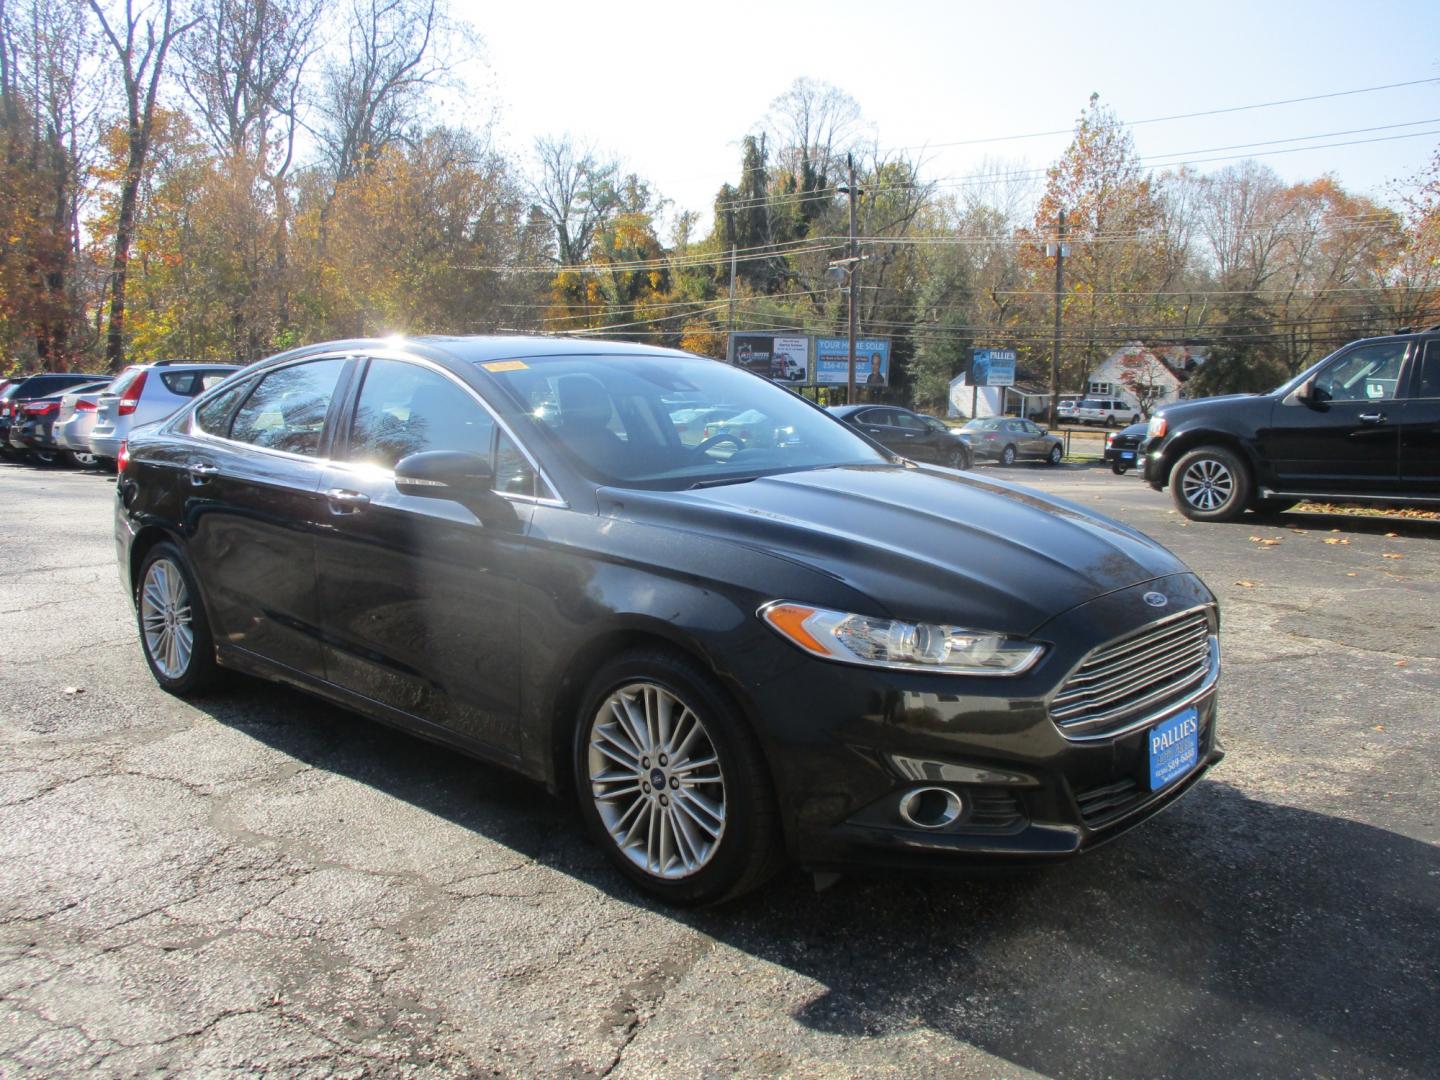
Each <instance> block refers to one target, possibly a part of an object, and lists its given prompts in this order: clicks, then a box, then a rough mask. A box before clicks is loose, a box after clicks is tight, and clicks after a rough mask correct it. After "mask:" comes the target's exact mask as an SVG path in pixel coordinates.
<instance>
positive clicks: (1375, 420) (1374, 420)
mask: <svg viewBox="0 0 1440 1080" xmlns="http://www.w3.org/2000/svg"><path fill="white" fill-rule="evenodd" d="M1356 419H1357V420H1359V421H1360V422H1361V423H1362V424H1383V423H1385V414H1384V413H1383V412H1362V413H1361V414H1360V415H1359V416H1358V417H1356Z"/></svg>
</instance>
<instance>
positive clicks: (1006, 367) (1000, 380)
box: [970, 349, 1015, 386]
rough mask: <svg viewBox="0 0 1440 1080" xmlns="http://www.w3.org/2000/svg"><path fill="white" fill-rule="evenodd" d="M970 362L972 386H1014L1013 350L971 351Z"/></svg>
mask: <svg viewBox="0 0 1440 1080" xmlns="http://www.w3.org/2000/svg"><path fill="white" fill-rule="evenodd" d="M972 353H973V356H972V359H971V361H970V375H971V379H970V384H971V385H972V386H1014V385H1015V350H1014V349H973V350H972Z"/></svg>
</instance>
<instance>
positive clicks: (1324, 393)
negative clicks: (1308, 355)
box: [1315, 341, 1405, 401]
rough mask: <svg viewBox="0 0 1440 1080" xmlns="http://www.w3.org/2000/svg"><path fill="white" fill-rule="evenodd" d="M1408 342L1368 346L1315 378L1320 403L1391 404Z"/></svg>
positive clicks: (1348, 355)
mask: <svg viewBox="0 0 1440 1080" xmlns="http://www.w3.org/2000/svg"><path fill="white" fill-rule="evenodd" d="M1404 359H1405V342H1403V341H1394V342H1389V343H1387V344H1384V345H1366V346H1364V347H1363V348H1359V349H1356V350H1354V351H1353V352H1348V353H1346V354H1345V355H1344V356H1342V357H1341V358H1340V359H1339V360H1336V361H1335V362H1334V363H1333V364H1331V365H1330V366H1329V367H1327V368H1325V369H1324V370H1323V371H1321V372H1320V374H1319V375H1317V376H1316V378H1315V397H1316V399H1317V400H1319V401H1388V400H1390V399H1391V398H1393V397H1394V396H1395V384H1396V381H1397V380H1398V379H1399V378H1400V364H1401V361H1403V360H1404Z"/></svg>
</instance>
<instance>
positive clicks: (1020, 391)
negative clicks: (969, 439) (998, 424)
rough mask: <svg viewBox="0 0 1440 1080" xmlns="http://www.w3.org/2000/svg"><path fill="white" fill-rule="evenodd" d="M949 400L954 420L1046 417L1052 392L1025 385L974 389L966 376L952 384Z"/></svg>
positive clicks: (954, 379) (953, 381) (956, 377)
mask: <svg viewBox="0 0 1440 1080" xmlns="http://www.w3.org/2000/svg"><path fill="white" fill-rule="evenodd" d="M949 399H950V400H949V409H948V414H949V415H950V416H955V417H959V416H963V417H967V418H968V419H971V420H978V419H980V418H981V417H984V416H1004V415H1005V414H1006V413H1007V412H1008V413H1012V414H1017V415H1019V416H1030V415H1032V414H1034V413H1043V412H1044V411H1045V410H1046V409H1047V408H1048V407H1049V404H1050V394H1049V392H1048V391H1043V390H1040V389H1038V388H1036V387H1032V386H1025V385H1024V384H1016V385H1015V386H976V387H973V388H972V387H971V386H970V384H969V383H968V382H967V381H966V377H965V373H964V372H961V373H960V374H959V375H956V376H955V378H953V379H951V380H950V394H949Z"/></svg>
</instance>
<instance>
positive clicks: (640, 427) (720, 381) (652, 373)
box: [478, 356, 889, 490]
mask: <svg viewBox="0 0 1440 1080" xmlns="http://www.w3.org/2000/svg"><path fill="white" fill-rule="evenodd" d="M478 366H479V367H481V368H483V369H485V370H486V371H488V372H489V373H490V374H491V375H492V376H493V377H494V378H495V380H496V382H498V383H499V384H500V386H501V387H503V388H504V390H505V392H506V393H507V394H508V395H509V396H510V398H511V399H512V400H513V401H514V402H515V403H516V404H517V405H518V406H519V407H520V408H521V409H522V410H523V411H524V413H525V414H526V416H527V417H528V419H529V423H530V425H531V428H532V429H533V431H534V432H535V433H536V434H537V435H538V437H539V438H540V439H541V440H543V441H544V442H546V443H548V444H549V445H550V446H551V447H553V448H555V449H557V450H558V451H559V452H560V453H561V454H563V455H564V456H565V457H566V458H568V459H569V461H570V463H571V464H572V465H574V467H575V468H576V469H578V470H579V471H580V472H582V473H584V474H585V475H586V476H588V477H589V478H590V479H592V480H594V481H596V482H597V483H600V484H613V485H618V486H621V487H643V488H659V489H670V490H675V489H680V488H686V487H694V486H697V485H706V484H710V483H727V482H734V481H740V480H748V479H753V478H755V477H758V476H766V475H769V474H772V473H778V472H794V471H797V470H800V469H815V468H824V467H828V466H834V465H852V464H863V465H880V464H886V463H888V462H889V459H888V458H886V457H885V456H883V455H882V454H881V453H879V452H878V451H877V450H875V449H874V448H873V447H872V446H871V445H870V444H869V443H867V442H865V441H864V440H862V439H861V438H860V437H859V436H858V435H856V434H854V432H853V431H852V430H851V429H850V428H848V427H846V426H845V425H844V424H842V423H840V422H839V421H838V420H835V419H834V418H832V417H830V416H829V415H828V414H826V413H825V412H824V411H823V410H821V409H818V408H816V407H814V406H812V405H810V404H809V403H808V402H806V401H805V400H803V399H802V398H800V397H797V396H796V395H794V394H792V393H790V392H789V391H787V390H782V389H780V388H779V387H778V386H775V385H774V384H773V383H771V382H769V381H767V380H765V379H762V378H759V377H757V376H755V375H751V374H749V373H748V372H746V371H743V370H741V369H739V368H734V367H731V366H729V365H728V364H723V363H720V362H719V361H717V360H702V359H700V358H698V357H697V358H688V357H680V356H556V357H537V358H535V359H529V360H523V361H521V360H503V361H498V362H495V361H492V362H480V363H479V364H478Z"/></svg>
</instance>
